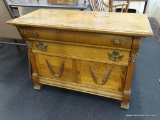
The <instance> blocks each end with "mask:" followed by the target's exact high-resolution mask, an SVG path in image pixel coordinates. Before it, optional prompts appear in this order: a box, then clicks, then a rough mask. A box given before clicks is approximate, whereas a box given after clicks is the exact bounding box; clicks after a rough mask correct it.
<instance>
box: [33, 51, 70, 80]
mask: <svg viewBox="0 0 160 120" xmlns="http://www.w3.org/2000/svg"><path fill="white" fill-rule="evenodd" d="M35 57H36V64H37V68H38V75H39V76H40V77H45V78H50V79H55V80H63V81H67V82H73V66H72V60H71V59H68V58H63V57H55V56H46V55H41V54H35Z"/></svg>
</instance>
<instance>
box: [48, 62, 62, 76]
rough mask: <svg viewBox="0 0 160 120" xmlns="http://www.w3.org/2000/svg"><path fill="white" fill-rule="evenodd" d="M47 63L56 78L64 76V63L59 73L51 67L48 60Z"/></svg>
mask: <svg viewBox="0 0 160 120" xmlns="http://www.w3.org/2000/svg"><path fill="white" fill-rule="evenodd" d="M46 63H47V66H48V68H49V71H50V72H51V74H52V75H53V76H54V77H58V78H59V77H61V76H62V74H63V71H64V62H62V64H61V66H60V68H59V70H58V73H56V72H55V70H54V68H53V67H52V66H51V64H50V62H49V61H48V60H47V59H46Z"/></svg>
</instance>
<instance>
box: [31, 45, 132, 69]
mask: <svg viewBox="0 0 160 120" xmlns="http://www.w3.org/2000/svg"><path fill="white" fill-rule="evenodd" d="M42 44H43V45H42ZM32 45H33V50H34V52H43V53H44V54H54V55H57V56H63V57H69V58H72V59H81V60H86V61H97V62H103V63H110V64H118V65H125V66H126V65H128V60H129V54H130V52H129V51H120V50H116V49H106V48H99V47H91V46H90V47H89V46H75V45H69V44H68V45H67V44H56V43H55V44H53V43H45V42H43V43H41V42H40V43H39V42H32ZM42 48H45V49H42ZM112 55H113V56H112ZM114 57H115V58H114Z"/></svg>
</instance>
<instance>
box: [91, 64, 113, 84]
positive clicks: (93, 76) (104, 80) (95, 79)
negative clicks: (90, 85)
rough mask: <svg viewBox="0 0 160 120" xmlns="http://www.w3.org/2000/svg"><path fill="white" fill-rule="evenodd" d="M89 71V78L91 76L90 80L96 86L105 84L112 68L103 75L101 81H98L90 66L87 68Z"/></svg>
mask: <svg viewBox="0 0 160 120" xmlns="http://www.w3.org/2000/svg"><path fill="white" fill-rule="evenodd" d="M89 69H90V72H91V76H92V79H93V81H94V83H96V84H98V85H104V84H106V83H107V81H108V79H109V77H110V74H111V71H112V69H113V67H111V68H110V69H109V70H108V71H107V72H106V74H105V75H104V77H103V79H102V81H98V78H97V76H96V74H95V72H94V70H93V68H92V67H91V66H89Z"/></svg>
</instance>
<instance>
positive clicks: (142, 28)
mask: <svg viewBox="0 0 160 120" xmlns="http://www.w3.org/2000/svg"><path fill="white" fill-rule="evenodd" d="M7 23H8V24H13V25H16V26H33V27H42V28H53V29H63V30H74V31H86V32H97V33H110V34H120V35H131V36H152V35H153V32H152V29H151V26H150V23H149V21H148V18H147V15H145V14H134V13H114V12H95V11H74V10H54V9H39V10H36V11H34V12H32V13H29V14H26V15H24V16H21V17H19V18H16V19H13V20H10V21H8V22H7Z"/></svg>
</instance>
